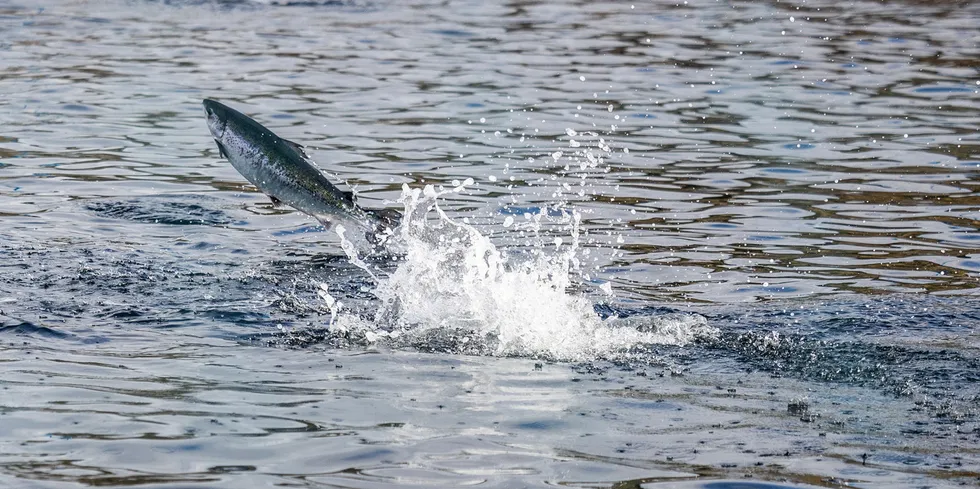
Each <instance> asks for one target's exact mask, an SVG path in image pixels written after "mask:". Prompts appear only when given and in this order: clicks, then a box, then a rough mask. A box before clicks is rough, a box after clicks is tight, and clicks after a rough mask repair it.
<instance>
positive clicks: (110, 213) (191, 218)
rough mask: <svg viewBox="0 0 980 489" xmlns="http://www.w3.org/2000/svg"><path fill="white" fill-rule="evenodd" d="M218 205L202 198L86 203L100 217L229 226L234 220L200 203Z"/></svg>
mask: <svg viewBox="0 0 980 489" xmlns="http://www.w3.org/2000/svg"><path fill="white" fill-rule="evenodd" d="M198 201H204V202H208V203H216V202H217V201H216V200H215V199H210V198H206V197H203V196H194V197H187V196H174V197H168V196H154V197H141V198H133V199H126V200H108V201H106V200H100V201H94V202H93V201H90V202H86V203H85V208H86V209H87V210H89V211H92V212H93V213H95V215H97V216H99V217H105V218H110V219H125V220H129V221H136V222H144V223H150V224H166V225H171V226H226V225H229V224H231V223H232V222H234V220H233V219H232V218H231V217H230V216H228V215H227V214H225V213H224V212H223V211H221V210H219V209H215V208H212V207H208V206H207V205H206V204H200V203H197V202H198Z"/></svg>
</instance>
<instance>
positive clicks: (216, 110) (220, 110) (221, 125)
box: [203, 99, 234, 141]
mask: <svg viewBox="0 0 980 489" xmlns="http://www.w3.org/2000/svg"><path fill="white" fill-rule="evenodd" d="M203 103H204V113H205V114H207V117H208V130H210V131H211V135H212V136H214V139H215V140H217V141H220V140H221V137H222V136H224V135H225V129H226V128H227V127H228V119H229V116H230V115H232V114H233V113H234V109H231V108H230V107H228V106H227V105H225V104H222V103H221V102H217V101H214V100H211V99H204V102H203Z"/></svg>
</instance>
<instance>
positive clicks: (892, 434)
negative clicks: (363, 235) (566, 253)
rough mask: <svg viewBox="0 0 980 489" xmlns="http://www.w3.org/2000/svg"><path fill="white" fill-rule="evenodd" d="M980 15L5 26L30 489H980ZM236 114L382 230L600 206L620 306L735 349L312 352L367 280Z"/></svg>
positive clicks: (532, 11) (804, 6)
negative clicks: (233, 132)
mask: <svg viewBox="0 0 980 489" xmlns="http://www.w3.org/2000/svg"><path fill="white" fill-rule="evenodd" d="M287 4H289V5H287ZM978 21H980V4H977V3H975V2H938V3H933V2H917V1H888V2H872V1H857V2H831V1H820V0H818V1H813V0H807V1H803V0H797V1H788V2H787V1H770V2H740V1H735V2H715V1H708V0H696V1H691V0H689V1H687V2H681V1H659V0H658V1H652V2H635V3H632V4H631V3H628V2H627V3H619V2H612V3H606V2H584V1H576V2H558V3H556V2H533V1H512V2H505V3H498V4H484V3H480V2H442V3H435V2H433V3H426V2H424V1H413V2H386V1H351V2H346V1H343V2H336V1H326V2H272V1H256V2H248V1H238V2H233V1H207V0H191V1H179V0H178V1H162V2H161V1H122V0H113V1H109V2H68V1H58V0H46V1H42V2H39V3H34V2H17V1H13V2H4V1H0V223H2V226H0V372H2V373H3V375H0V389H3V390H2V391H0V393H2V394H0V485H12V486H22V485H24V482H25V481H30V482H37V483H38V484H41V485H45V484H46V485H49V486H55V485H60V484H67V483H82V484H87V485H96V484H97V485H135V484H162V485H170V486H172V487H176V486H178V485H179V486H180V487H191V486H193V487H205V486H207V487H215V486H222V487H224V486H227V487H232V486H234V487H241V484H248V485H254V486H263V485H273V484H292V485H307V486H314V487H325V486H333V487H336V486H340V487H381V486H385V487H391V486H403V485H423V486H426V487H436V486H446V487H458V486H460V485H463V484H477V483H480V484H482V485H497V486H501V487H515V486H522V487H523V486H544V485H553V484H555V483H559V484H564V485H574V486H586V487H593V486H609V485H612V484H614V483H617V482H623V484H622V485H623V486H624V487H636V486H638V485H640V484H644V487H750V486H745V485H740V484H742V483H741V482H737V481H736V480H731V479H737V480H741V479H742V478H744V477H745V476H750V477H754V478H758V479H762V480H769V481H775V482H773V484H776V483H777V482H778V481H780V480H782V479H787V480H790V481H793V482H795V483H808V484H813V485H822V486H834V485H835V484H838V483H841V482H845V481H846V482H850V483H854V484H862V483H863V484H866V485H867V484H878V485H879V486H881V487H908V486H913V485H929V486H932V487H946V486H955V485H958V484H960V483H965V484H967V485H970V484H974V483H975V481H976V480H977V474H978V471H980V462H978V460H980V453H978V452H977V450H976V446H977V445H978V444H980V440H978V438H977V436H978V435H980V427H978V425H977V414H978V413H977V408H976V401H977V399H978V397H977V396H978V395H980V390H978V385H980V381H978V379H977V377H976V374H975V372H976V369H977V358H978V352H980V346H978V345H980V342H978V338H977V333H976V331H978V328H980V317H978V315H977V313H976V312H975V311H976V307H975V302H976V301H975V299H974V297H975V295H976V293H977V290H978V279H980V252H978V251H977V250H978V249H980V246H978V245H980V232H978V231H977V229H978V224H980V192H978V186H980V178H978V175H980V132H978V127H980V96H978V93H980V51H978V48H977V45H978V41H980V38H978V31H977V28H976V26H977V25H978ZM205 97H213V98H217V99H219V100H222V101H226V102H228V103H229V104H231V105H233V106H235V107H236V108H239V109H242V110H243V111H244V112H246V113H248V114H250V115H253V116H255V117H256V118H257V119H258V120H260V121H261V122H262V123H264V124H266V125H268V126H269V127H270V128H272V129H273V130H275V131H276V132H277V133H279V134H281V135H282V136H284V137H287V138H289V139H292V140H295V141H297V142H300V143H303V144H305V145H307V146H308V147H309V149H310V153H311V154H312V155H313V157H314V158H315V159H316V160H317V161H318V162H319V163H320V165H321V166H322V167H323V168H325V169H326V170H327V171H328V172H330V173H331V175H332V176H334V177H335V178H336V179H338V180H344V181H346V182H348V183H349V184H350V185H351V186H353V187H355V188H356V190H357V191H358V193H359V195H360V199H361V201H362V202H363V203H364V204H365V205H366V206H367V207H383V206H385V205H388V206H393V205H394V204H393V201H395V200H396V199H397V198H398V197H399V195H400V193H401V187H402V185H403V184H409V185H410V186H412V187H416V188H417V187H420V186H422V185H423V184H437V185H438V184H444V185H451V184H452V182H453V181H454V180H459V181H462V180H465V179H466V178H473V179H474V180H475V182H476V185H474V186H471V187H469V188H468V189H467V190H466V191H465V192H462V193H459V194H455V195H452V196H450V197H448V198H447V199H448V200H447V202H445V204H444V208H445V209H446V210H447V211H448V212H449V214H450V215H451V216H452V217H454V218H457V219H462V218H464V217H466V218H468V219H469V220H470V222H471V223H473V224H475V225H477V226H478V227H479V228H480V229H481V231H483V232H484V234H486V235H487V236H489V237H491V238H492V240H493V241H494V242H495V243H498V244H500V245H503V246H511V247H513V248H515V249H520V248H521V247H523V246H525V244H526V236H525V235H523V234H521V229H523V228H522V225H524V224H526V222H527V219H529V218H530V217H528V216H533V215H534V214H544V215H545V216H547V217H548V218H554V219H555V220H559V219H560V218H561V217H562V216H565V215H567V211H568V210H569V209H574V210H576V211H578V212H580V213H581V215H582V232H583V235H582V236H581V238H582V242H581V245H582V250H583V251H582V253H581V259H582V262H583V272H582V276H581V277H575V280H576V281H577V282H580V283H579V286H578V288H579V289H580V290H581V291H583V292H584V293H586V294H590V295H594V296H595V297H599V298H603V299H602V300H605V299H604V297H605V296H604V295H602V293H601V292H599V289H598V287H594V286H598V285H601V284H603V283H604V282H605V281H609V282H611V284H612V291H613V294H614V295H613V296H612V298H611V299H610V300H611V301H612V304H601V305H599V306H597V307H596V309H597V310H598V312H600V313H602V314H603V315H622V316H629V315H642V314H647V315H650V314H654V315H657V314H660V313H668V314H675V313H687V312H693V313H696V314H699V315H703V316H704V317H707V320H708V322H709V324H710V325H711V327H712V328H717V329H718V331H719V334H718V335H717V336H713V337H710V338H700V339H699V340H697V341H695V342H694V343H693V344H690V345H689V346H688V347H685V348H678V347H676V346H666V345H636V347H635V348H633V349H631V350H630V351H628V352H625V353H623V354H622V355H620V356H614V357H611V358H604V359H596V360H595V361H594V362H589V363H587V364H584V365H579V366H576V367H574V368H573V367H569V366H568V365H562V364H549V363H547V362H543V361H535V360H528V359H499V358H480V357H461V356H453V355H448V354H446V353H445V352H461V351H462V352H468V351H475V350H473V349H470V348H469V347H470V346H471V345H468V344H465V342H466V341H468V340H467V338H465V337H464V338H456V337H453V338H449V339H448V340H446V342H445V343H440V342H439V341H443V340H442V339H440V340H439V341H436V340H437V339H436V338H435V337H432V338H429V339H428V340H427V341H423V342H421V343H418V344H413V345H409V346H412V347H415V348H418V349H421V350H423V351H427V352H432V354H430V355H422V354H416V353H407V352H405V351H402V350H404V347H405V345H394V346H393V345H387V347H390V348H393V349H396V350H399V351H386V350H385V351H384V352H383V353H381V352H378V351H377V350H376V349H377V348H379V347H378V346H377V345H375V346H371V345H369V344H367V343H366V342H365V341H364V339H363V338H356V337H352V336H349V335H348V336H344V335H342V334H336V333H331V332H324V331H323V330H318V329H314V330H305V329H304V328H306V327H308V326H313V327H319V326H322V325H323V324H324V323H325V322H326V321H327V320H328V319H329V317H330V313H331V311H330V310H329V308H327V307H326V306H325V305H324V304H323V303H322V301H320V300H319V299H318V298H317V295H316V290H317V289H316V286H315V285H314V283H315V282H324V283H329V284H330V293H331V294H335V295H336V296H337V297H339V298H342V299H343V301H344V302H345V307H347V311H349V312H351V313H352V314H355V315H356V314H361V315H367V314H368V313H370V312H372V311H373V310H374V309H377V307H378V306H377V303H376V301H375V300H374V297H373V296H372V292H371V289H370V287H369V286H368V285H369V280H368V277H367V276H366V274H364V273H363V272H362V271H361V270H359V269H357V268H355V267H352V266H350V264H349V263H347V262H346V260H343V259H340V258H339V257H338V255H340V254H341V253H340V250H339V247H338V246H337V241H336V237H335V236H334V235H333V234H332V233H325V232H321V230H320V229H318V228H316V227H315V226H314V223H313V221H312V220H310V219H308V218H306V217H305V216H302V215H300V214H299V213H296V212H292V211H289V210H285V209H278V208H274V207H272V206H271V205H270V204H269V203H268V201H267V199H265V198H264V197H263V196H261V195H259V194H257V193H255V190H254V189H252V188H250V187H248V186H246V185H245V181H244V180H243V179H242V178H241V176H240V175H238V173H237V172H235V170H234V169H233V168H232V167H231V166H230V165H229V164H228V163H227V162H226V161H224V160H223V159H221V158H219V156H218V154H217V151H216V148H215V145H214V144H213V142H212V141H211V140H210V137H209V134H208V131H207V128H206V126H205V123H204V119H203V113H202V110H201V107H200V101H201V99H203V98H205ZM545 220H547V219H545ZM505 224H507V225H506V226H505ZM565 231H566V230H564V229H560V226H556V227H555V228H554V229H550V228H547V227H546V228H545V229H544V230H543V231H542V232H543V233H545V234H547V233H549V232H553V233H556V234H558V233H563V232H565ZM379 266H382V267H383V266H385V265H379ZM888 293H908V294H912V297H907V296H905V295H901V294H896V295H892V296H885V297H880V298H879V297H871V296H877V295H879V294H888ZM926 295H928V297H922V296H926ZM948 296H955V297H948ZM790 299H799V300H790ZM746 302H760V303H761V304H758V305H753V306H752V307H746V306H744V305H742V303H746ZM708 303H711V304H708ZM664 304H667V305H669V306H670V308H664ZM674 308H676V309H674ZM698 317H700V316H698ZM273 331H275V332H276V333H273ZM281 331H285V332H281ZM304 334H306V335H307V336H303V335H304ZM268 343H273V344H276V345H287V346H304V347H305V348H299V349H280V348H266V347H265V346H266V345H267V344H268ZM310 343H314V344H313V345H310ZM328 347H331V348H335V349H328ZM383 347H385V346H384V345H382V348H383ZM372 348H375V349H372ZM331 360H332V361H331ZM604 362H605V363H604ZM802 397H806V402H807V403H808V404H807V405H808V406H812V407H811V409H810V411H808V412H806V413H800V412H793V413H789V412H787V405H788V404H794V405H798V404H799V402H798V401H800V399H799V398H802ZM697 475H700V476H702V477H705V478H708V479H712V480H713V479H718V480H716V481H714V482H711V481H707V482H706V481H704V480H692V478H693V477H694V476H697ZM747 483H749V482H747ZM194 484H198V486H194ZM672 484H673V485H672ZM779 484H782V482H779ZM751 487H755V488H762V487H768V486H765V485H762V484H761V483H759V484H753V485H751Z"/></svg>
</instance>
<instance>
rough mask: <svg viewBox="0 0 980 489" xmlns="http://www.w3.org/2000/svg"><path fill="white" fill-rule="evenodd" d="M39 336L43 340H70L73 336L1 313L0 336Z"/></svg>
mask: <svg viewBox="0 0 980 489" xmlns="http://www.w3.org/2000/svg"><path fill="white" fill-rule="evenodd" d="M8 334H9V335H24V336H39V337H42V338H59V339H62V338H68V337H70V336H71V334H69V333H67V332H64V331H60V330H58V329H55V328H52V327H50V326H43V325H39V324H35V323H32V322H29V321H24V320H21V319H16V318H10V317H6V316H3V313H2V312H0V335H8Z"/></svg>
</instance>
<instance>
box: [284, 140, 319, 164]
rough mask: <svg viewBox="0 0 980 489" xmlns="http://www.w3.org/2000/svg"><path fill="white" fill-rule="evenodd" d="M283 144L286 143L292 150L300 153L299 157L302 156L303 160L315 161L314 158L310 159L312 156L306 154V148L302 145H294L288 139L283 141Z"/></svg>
mask: <svg viewBox="0 0 980 489" xmlns="http://www.w3.org/2000/svg"><path fill="white" fill-rule="evenodd" d="M282 142H284V143H286V146H289V147H290V148H293V149H294V150H296V152H297V153H299V155H300V156H302V157H303V159H305V160H310V161H312V160H313V158H310V155H308V154H306V148H304V147H303V145H302V144H299V143H294V142H292V141H290V140H288V139H283V140H282Z"/></svg>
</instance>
